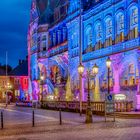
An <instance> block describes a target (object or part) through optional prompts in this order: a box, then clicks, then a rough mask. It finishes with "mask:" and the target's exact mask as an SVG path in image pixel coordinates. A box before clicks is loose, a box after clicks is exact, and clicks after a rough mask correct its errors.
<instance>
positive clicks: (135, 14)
mask: <svg viewBox="0 0 140 140" xmlns="http://www.w3.org/2000/svg"><path fill="white" fill-rule="evenodd" d="M137 23H138V8H134V9H132V13H131V25H132V26H133V25H135V24H137Z"/></svg>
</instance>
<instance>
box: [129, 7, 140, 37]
mask: <svg viewBox="0 0 140 140" xmlns="http://www.w3.org/2000/svg"><path fill="white" fill-rule="evenodd" d="M137 37H138V8H137V7H132V8H131V9H130V32H129V39H133V38H137Z"/></svg>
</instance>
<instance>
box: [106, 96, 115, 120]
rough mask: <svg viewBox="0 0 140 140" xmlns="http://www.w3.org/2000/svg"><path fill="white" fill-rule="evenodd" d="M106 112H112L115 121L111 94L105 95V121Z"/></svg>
mask: <svg viewBox="0 0 140 140" xmlns="http://www.w3.org/2000/svg"><path fill="white" fill-rule="evenodd" d="M107 114H114V121H115V102H114V95H113V94H106V95H105V121H106V116H107Z"/></svg>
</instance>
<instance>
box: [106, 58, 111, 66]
mask: <svg viewBox="0 0 140 140" xmlns="http://www.w3.org/2000/svg"><path fill="white" fill-rule="evenodd" d="M106 66H107V67H108V68H110V66H111V60H110V58H109V57H108V59H107V60H106Z"/></svg>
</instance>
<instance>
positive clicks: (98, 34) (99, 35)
mask: <svg viewBox="0 0 140 140" xmlns="http://www.w3.org/2000/svg"><path fill="white" fill-rule="evenodd" d="M102 36H103V32H102V27H101V23H98V24H97V25H96V42H98V41H99V40H102Z"/></svg>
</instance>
